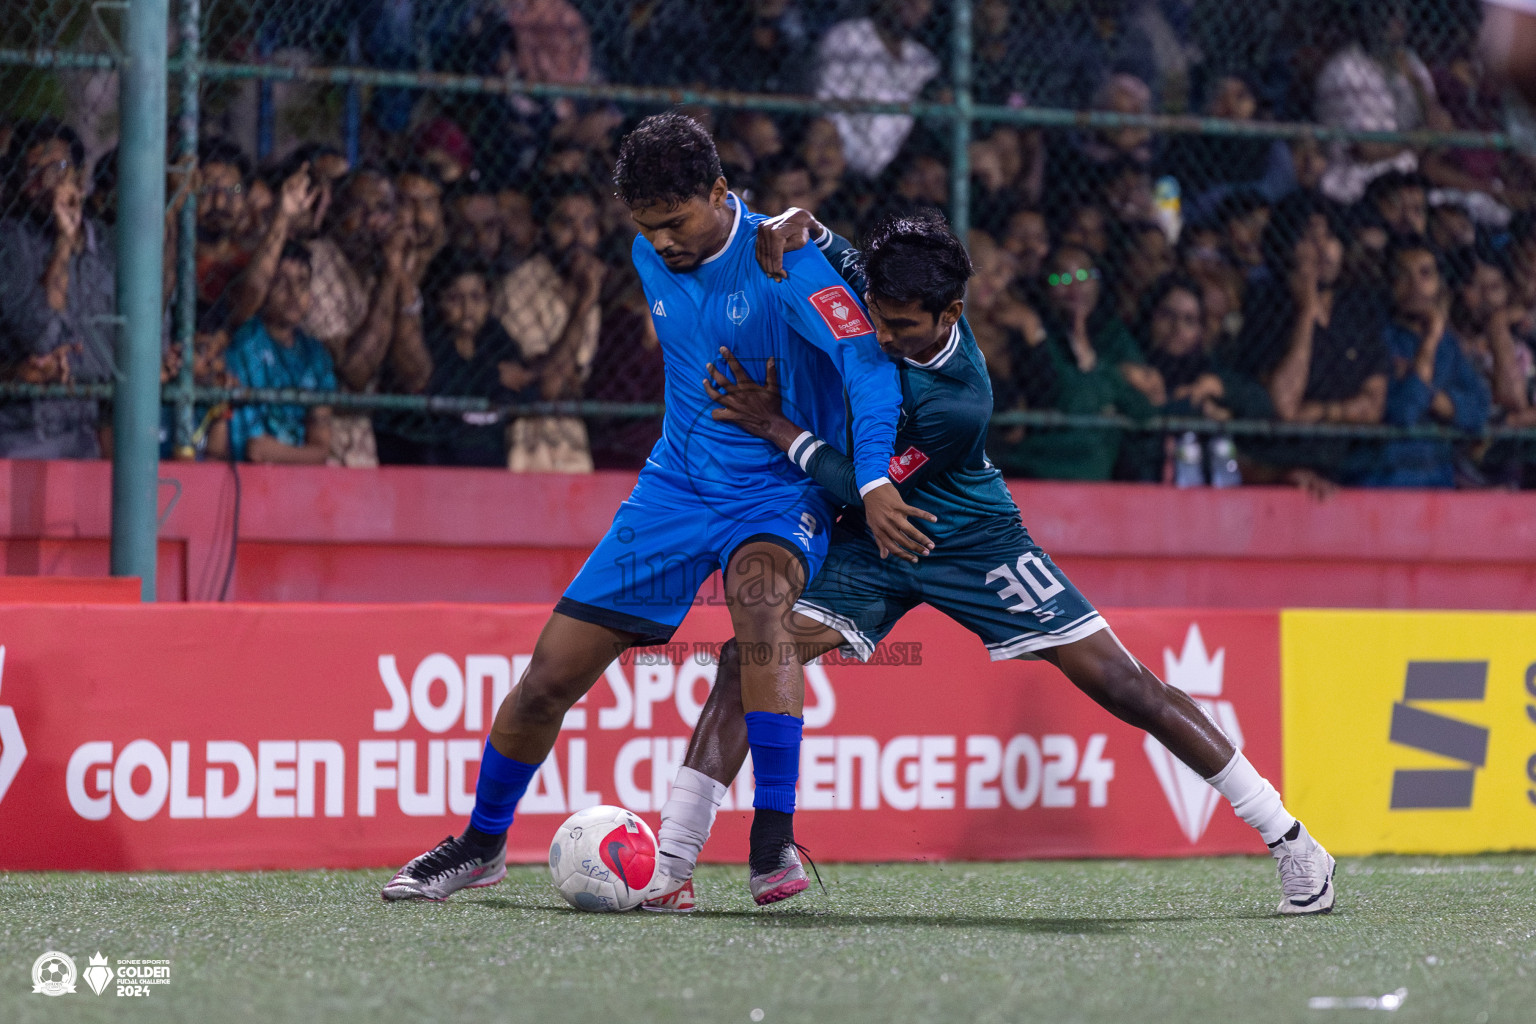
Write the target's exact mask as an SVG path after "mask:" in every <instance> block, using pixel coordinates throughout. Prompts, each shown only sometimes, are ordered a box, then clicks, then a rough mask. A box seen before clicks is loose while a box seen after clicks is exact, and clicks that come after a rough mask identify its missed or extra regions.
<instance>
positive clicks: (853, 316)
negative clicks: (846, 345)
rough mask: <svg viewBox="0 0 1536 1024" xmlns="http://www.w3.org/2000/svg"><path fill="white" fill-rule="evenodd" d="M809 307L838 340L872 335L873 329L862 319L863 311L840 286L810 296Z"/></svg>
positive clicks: (845, 289)
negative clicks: (814, 310)
mask: <svg viewBox="0 0 1536 1024" xmlns="http://www.w3.org/2000/svg"><path fill="white" fill-rule="evenodd" d="M811 305H812V306H813V307H815V309H816V312H817V313H820V314H821V319H822V320H823V321H825V322H826V325H827V326H828V327H830V328H831V329H832V333H833V334H835V335H836V336H837V337H839V338H856V337H858V336H859V335H861V334H872V333H874V328H872V327H870V326H869V321H868V320H866V319H865V318H864V310H862V309H861V308H859V304H858V302H857V301H856V300H855V299H854V297H853V295H852V293H850V292H849V291H848V289H847V288H844V287H842V286H841V285H833V286H832V287H831V288H823V289H822V290H821V291H819V292H817V293H816V294H815V295H812V296H811Z"/></svg>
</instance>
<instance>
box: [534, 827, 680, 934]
mask: <svg viewBox="0 0 1536 1024" xmlns="http://www.w3.org/2000/svg"><path fill="white" fill-rule="evenodd" d="M655 874H656V836H655V835H654V834H653V833H652V832H651V828H650V826H649V825H647V824H646V823H645V822H643V821H641V820H640V818H639V817H638V816H637V815H635V814H634V813H633V812H632V811H627V810H625V809H624V808H622V807H613V806H611V805H608V804H602V805H600V806H597V807H588V808H587V809H586V810H584V811H577V812H576V813H575V814H573V815H571V816H570V817H569V818H566V819H565V824H563V825H561V826H560V827H559V828H558V829H556V830H555V838H554V841H553V842H551V843H550V844H549V876H550V878H551V879H553V880H554V883H555V888H556V889H559V890H560V895H562V896H564V897H565V899H566V902H568V903H569V904H570V905H571V906H573V907H575V908H576V909H577V910H592V911H597V912H599V913H602V912H607V911H615V910H634V909H635V908H636V907H638V906H639V905H640V904H641V903H644V902H645V892H646V889H647V888H648V887H649V886H650V884H651V880H652V879H653V878H654V877H655Z"/></svg>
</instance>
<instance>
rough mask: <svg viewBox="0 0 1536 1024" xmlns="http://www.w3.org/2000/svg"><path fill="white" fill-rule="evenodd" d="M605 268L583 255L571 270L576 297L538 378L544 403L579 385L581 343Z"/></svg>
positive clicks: (600, 291) (573, 389)
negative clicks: (568, 316)
mask: <svg viewBox="0 0 1536 1024" xmlns="http://www.w3.org/2000/svg"><path fill="white" fill-rule="evenodd" d="M607 274H608V268H607V267H604V266H603V263H602V260H600V259H598V258H597V256H596V255H595V254H593V253H589V252H583V253H581V255H579V256H578V257H577V258H576V260H575V262H574V264H573V265H572V267H571V279H572V284H573V285H574V286H575V290H576V297H575V299H574V300H573V301H572V302H571V315H570V318H569V319H568V320H567V321H566V323H565V329H564V330H563V331H561V332H560V337H559V338H557V339H555V343H554V344H553V345H551V346H550V349H549V351H548V352H547V353H545V355H544V359H543V361H542V367H541V373H540V378H539V395H540V397H542V398H543V399H544V400H545V401H546V402H552V401H554V400H556V399H558V398H563V397H568V396H570V395H572V394H574V393H575V392H576V390H577V389H578V388H579V386H580V384H581V343H582V341H583V339H584V338H585V335H586V325H587V319H588V315H589V314H590V313H591V312H592V309H593V308H594V307H595V306H596V305H597V299H598V296H599V295H600V294H601V293H602V288H603V279H604V278H605V277H606V276H607Z"/></svg>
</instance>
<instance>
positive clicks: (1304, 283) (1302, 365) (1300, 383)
mask: <svg viewBox="0 0 1536 1024" xmlns="http://www.w3.org/2000/svg"><path fill="white" fill-rule="evenodd" d="M1291 295H1292V298H1293V299H1294V300H1295V306H1296V322H1295V323H1294V324H1292V325H1291V344H1290V347H1289V348H1288V349H1286V353H1285V356H1284V357H1283V358H1282V359H1281V360H1280V365H1279V366H1277V367H1275V371H1274V373H1272V374H1270V378H1269V382H1268V388H1269V397H1270V400H1271V401H1273V402H1274V403H1275V414H1276V415H1277V416H1279V417H1280V419H1282V420H1287V421H1294V420H1298V419H1301V418H1302V396H1303V395H1304V394H1306V391H1307V378H1308V376H1310V374H1311V370H1312V336H1313V333H1314V332H1315V331H1316V329H1317V314H1318V310H1319V304H1320V301H1321V299H1320V297H1319V295H1318V290H1317V256H1316V253H1315V252H1314V251H1313V249H1312V246H1311V244H1310V243H1308V242H1305V241H1303V242H1299V243H1297V246H1296V268H1295V269H1294V270H1292V271H1291ZM1308 411H1309V412H1310V410H1308Z"/></svg>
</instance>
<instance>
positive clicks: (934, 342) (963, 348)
mask: <svg viewBox="0 0 1536 1024" xmlns="http://www.w3.org/2000/svg"><path fill="white" fill-rule="evenodd" d="M812 230H814V231H816V232H820V233H822V235H823V238H822V241H821V243H820V244H824V245H828V246H829V251H831V252H832V254H833V256H834V262H837V263H840V264H841V265H842V266H843V267H844V268H845V271H844V272H845V274H846V276H848V278H849V283H850V285H852V286H853V287H854V288H855V289H856V290H858V291H860V292H861V293H863V294H864V296H865V303H866V305H867V306H868V308H869V312H870V316H871V319H872V320H873V321H874V325H875V330H876V333H877V335H878V336H879V339H880V347H881V349H882V350H884V351H885V352H886V353H887V354H888V355H889V356H890V357H891V358H893V359H896V360H899V362H900V373H901V385H902V413H903V415H902V419H901V425H900V429H899V431H898V433H897V435H896V446H895V451H896V455H895V457H894V458H893V459H892V461H891V466H890V469H889V475H890V477H891V478H892V479H893V480H894V481H895V482H896V485H897V487H898V488H899V489H900V491H901V493H902V495H903V497H905V499H906V501H907V502H908V503H909V504H910V506H912V507H913V508H914V509H915V511H914V512H913V516H914V517H915V518H916V519H918V520H921V521H922V522H921V527H922V530H923V531H924V533H925V534H926V536H925V537H923V539H922V540H921V541H917V542H911V543H907V544H906V545H904V549H903V550H901V551H898V552H897V554H898V555H899V557H897V558H891V559H885V558H882V557H881V554H880V551H879V550H878V547H877V545H876V544H875V543H874V542H873V540H872V538H871V536H870V534H869V533H868V532H867V531H866V530H865V529H864V524H863V522H862V518H861V516H860V510H859V505H860V500H859V495H858V493H857V491H856V489H855V487H854V477H853V473H852V467H851V465H850V463H849V461H848V459H847V458H846V457H845V456H844V455H843V454H842V453H841V452H839V451H837V450H836V449H835V448H834V447H833V446H831V445H830V444H828V443H827V441H826V440H824V439H823V435H820V434H819V433H818V432H817V431H815V430H813V429H811V428H810V427H809V426H807V425H806V424H804V423H801V422H798V421H797V420H796V418H794V416H793V413H792V412H791V411H790V410H789V409H787V408H783V407H782V406H781V403H780V400H779V394H778V391H779V388H778V386H777V382H776V376H777V374H776V373H775V368H774V366H772V365H770V366H769V367H767V368H766V384H765V385H758V384H756V383H754V379H753V375H752V374H751V372H750V371H749V370H748V369H747V368H745V367H743V366H742V365H741V364H740V363H738V362H737V361H736V360H734V359H733V358H731V357H730V356H729V355H726V356H725V357H724V358H725V362H726V364H727V367H728V369H729V370H730V377H729V378H728V377H727V376H726V375H725V374H722V373H720V372H719V371H718V370H715V371H712V374H711V376H712V381H711V383H710V384H709V385H708V390H709V393H710V394H711V396H713V397H714V398H715V399H716V400H717V401H718V402H719V403H720V406H721V408H720V410H719V417H720V418H721V419H722V420H726V421H729V422H731V423H735V424H736V425H738V426H740V427H741V428H742V429H744V430H745V431H747V432H748V433H751V434H753V435H754V436H757V437H762V438H766V439H768V440H771V441H772V442H774V444H775V445H776V446H777V447H778V448H779V449H780V450H781V451H783V452H784V453H785V455H786V456H787V457H788V458H787V460H786V461H788V462H791V463H793V464H794V465H795V466H796V467H798V468H799V469H801V470H802V471H803V472H805V473H806V475H807V476H809V477H811V478H813V479H815V480H817V481H819V482H820V483H821V484H822V485H823V486H824V487H826V488H827V489H828V490H829V491H831V492H832V493H833V494H834V495H836V496H837V497H838V498H839V500H840V501H842V502H843V503H844V505H845V506H846V507H847V508H848V510H849V511H848V513H847V514H845V515H844V517H843V519H842V520H841V521H840V522H839V523H838V524H837V526H836V528H835V529H834V532H833V536H832V545H831V550H830V551H829V553H828V555H827V561H826V564H825V565H824V566H823V567H822V571H821V573H820V574H819V575H818V576H817V577H816V578H815V580H813V581H812V583H811V585H810V587H809V588H807V590H806V591H805V593H804V594H803V595H802V596H801V598H800V601H799V603H798V604H797V605H796V607H795V612H796V631H797V633H798V634H799V636H800V642H801V644H802V650H801V655H802V658H804V659H806V660H809V659H810V658H814V657H818V656H820V655H822V654H825V653H827V652H829V651H832V650H835V649H839V648H841V649H842V650H844V651H846V652H848V653H851V654H854V655H856V656H858V657H859V658H861V659H868V657H869V656H870V654H871V653H872V652H873V649H874V645H875V644H876V643H878V642H879V641H880V640H881V638H883V637H884V636H885V635H886V634H887V633H889V632H890V630H891V628H892V627H893V626H895V624H896V622H897V620H898V619H900V618H901V616H902V615H904V614H905V613H906V612H907V611H909V610H910V609H912V608H913V607H915V606H916V605H918V604H922V603H926V604H930V605H932V606H934V607H935V608H938V609H939V610H940V611H942V612H944V613H945V614H947V615H949V616H950V617H951V618H953V619H955V620H956V621H958V622H960V623H961V624H962V625H964V626H966V627H967V628H968V629H970V630H971V631H972V632H973V633H975V634H976V635H977V636H978V637H979V638H980V639H981V640H982V642H983V643H984V644H985V645H986V648H987V651H988V653H989V654H990V655H991V657H992V659H993V660H1002V659H1006V658H1030V657H1035V658H1041V659H1044V660H1046V661H1049V662H1050V663H1051V664H1053V665H1055V666H1056V667H1057V668H1059V669H1060V670H1061V671H1062V672H1063V673H1064V674H1065V675H1066V676H1067V678H1068V679H1069V680H1071V681H1072V682H1073V683H1074V684H1075V685H1076V686H1077V687H1078V688H1080V689H1081V690H1083V692H1085V693H1086V694H1088V696H1090V697H1092V698H1093V699H1094V700H1095V701H1097V702H1098V703H1099V704H1100V705H1101V706H1103V707H1104V708H1106V709H1107V710H1109V711H1110V712H1112V713H1113V714H1114V715H1115V716H1116V717H1118V718H1120V719H1121V720H1123V721H1125V722H1128V723H1129V724H1131V725H1134V726H1136V727H1138V728H1141V729H1145V730H1146V731H1147V732H1149V733H1151V734H1152V735H1153V736H1155V737H1157V739H1158V740H1159V741H1161V742H1162V743H1163V745H1164V746H1166V747H1167V748H1168V749H1169V750H1170V751H1172V752H1173V753H1174V754H1175V755H1176V756H1178V757H1179V758H1180V759H1181V760H1182V761H1183V762H1184V763H1185V764H1186V765H1188V766H1189V767H1190V768H1191V769H1193V770H1194V771H1196V772H1198V773H1199V774H1200V775H1201V777H1202V778H1205V779H1206V780H1207V781H1209V782H1210V784H1211V785H1212V786H1214V787H1215V788H1216V789H1217V790H1218V791H1219V792H1220V793H1221V794H1222V795H1223V796H1224V797H1226V798H1227V799H1228V800H1229V801H1230V802H1231V803H1232V806H1233V809H1234V810H1235V811H1236V812H1237V814H1238V815H1239V816H1240V817H1241V818H1242V819H1243V820H1244V821H1246V822H1247V823H1248V824H1250V825H1252V826H1253V827H1254V828H1255V829H1256V830H1257V831H1258V832H1259V835H1260V837H1261V838H1262V839H1263V840H1264V841H1265V842H1266V843H1267V844H1268V845H1269V848H1270V850H1271V851H1272V853H1273V854H1274V856H1275V858H1276V859H1277V860H1278V861H1279V872H1280V881H1281V889H1282V892H1283V896H1284V898H1283V900H1282V902H1281V903H1280V906H1279V910H1280V912H1281V913H1283V914H1310V913H1317V912H1320V911H1326V910H1328V909H1330V908H1331V907H1332V906H1333V887H1332V875H1333V859H1332V858H1331V857H1329V856H1328V854H1327V852H1326V851H1325V850H1323V848H1322V846H1320V845H1319V844H1318V843H1317V841H1316V840H1314V839H1313V838H1312V837H1311V836H1310V835H1309V834H1308V833H1307V831H1306V829H1305V828H1303V827H1302V825H1301V823H1300V822H1298V821H1297V820H1296V819H1295V818H1294V817H1293V816H1292V815H1291V814H1290V813H1289V812H1287V811H1286V809H1285V806H1284V805H1283V804H1282V803H1281V800H1280V796H1279V794H1278V793H1277V792H1276V791H1275V789H1274V787H1273V786H1272V785H1270V784H1269V783H1268V782H1267V781H1265V780H1264V778H1263V777H1262V776H1260V775H1259V774H1258V772H1257V771H1256V770H1255V769H1254V767H1253V765H1252V764H1250V763H1249V762H1248V759H1247V758H1245V757H1244V756H1243V754H1242V752H1241V751H1239V750H1238V749H1237V748H1236V746H1234V744H1233V743H1232V741H1231V740H1230V739H1228V738H1227V736H1226V735H1225V734H1223V733H1222V731H1221V730H1220V729H1219V728H1218V727H1217V726H1216V724H1215V723H1214V722H1213V721H1211V719H1210V718H1209V717H1207V716H1206V715H1205V713H1204V712H1203V711H1202V710H1201V708H1200V706H1199V705H1198V704H1196V703H1195V702H1194V701H1193V700H1192V699H1191V698H1190V697H1189V695H1188V694H1186V693H1184V692H1183V691H1182V690H1179V689H1177V688H1175V687H1171V686H1167V685H1165V684H1164V683H1163V682H1162V681H1161V680H1159V679H1158V678H1157V677H1156V676H1155V675H1153V673H1152V672H1151V670H1150V669H1148V668H1147V667H1146V666H1145V665H1143V664H1141V662H1139V661H1137V660H1136V658H1134V657H1133V656H1132V655H1131V654H1130V653H1129V652H1128V651H1127V650H1126V649H1125V648H1124V647H1123V646H1122V645H1121V644H1120V642H1119V640H1117V639H1116V638H1115V635H1114V633H1113V632H1111V631H1110V629H1109V627H1108V624H1107V623H1106V622H1105V621H1104V619H1103V617H1102V616H1100V615H1099V613H1098V612H1097V611H1095V610H1094V608H1093V606H1092V605H1090V604H1089V603H1088V602H1087V600H1086V599H1085V598H1084V597H1083V595H1082V594H1081V593H1079V592H1078V590H1077V588H1076V587H1074V586H1073V585H1072V583H1071V581H1070V580H1068V579H1067V577H1066V576H1065V575H1064V574H1063V573H1062V571H1061V570H1060V569H1059V568H1057V566H1056V565H1055V563H1054V562H1052V561H1051V558H1050V556H1049V555H1047V554H1046V553H1045V552H1044V551H1042V550H1041V549H1040V547H1039V546H1038V545H1037V544H1035V542H1034V541H1033V540H1032V539H1031V538H1030V536H1029V533H1028V531H1026V530H1025V529H1024V525H1023V522H1022V520H1021V518H1020V515H1019V510H1018V507H1017V506H1016V505H1015V504H1014V502H1013V498H1012V497H1011V495H1010V494H1009V492H1008V488H1007V486H1006V485H1005V484H1004V482H1003V478H1002V474H1001V473H999V472H998V471H997V469H996V468H994V467H993V466H992V464H991V463H990V462H989V461H988V459H987V456H986V452H985V450H984V443H985V440H986V435H987V421H988V419H989V418H990V417H991V414H992V390H991V385H990V383H989V381H988V377H987V369H986V364H985V362H984V360H983V358H982V355H981V352H980V350H979V349H978V348H977V346H976V341H975V339H974V338H973V337H972V335H971V331H970V328H969V326H968V325H967V324H966V322H965V319H964V317H963V316H962V313H963V310H964V303H963V302H962V299H961V296H962V295H963V294H964V290H965V282H966V280H967V278H968V277H969V276H970V273H971V265H970V260H969V257H968V256H967V254H966V252H965V248H964V246H962V245H961V243H960V241H959V239H957V238H956V237H955V236H954V235H953V234H952V233H950V231H949V230H948V227H947V225H945V224H944V223H943V220H942V218H939V217H938V216H937V215H926V216H923V215H919V216H914V217H907V218H901V219H897V220H894V221H888V222H886V223H884V224H882V225H880V226H878V227H877V228H876V229H875V230H874V232H873V233H872V235H871V238H870V239H869V242H868V244H867V245H866V249H865V251H864V252H863V253H854V252H844V253H841V254H839V253H838V252H837V250H838V249H841V250H847V243H846V242H843V241H842V240H841V239H837V238H835V236H831V235H830V233H827V232H824V230H823V229H821V227H820V225H819V224H816V223H815V222H814V220H813V219H812V218H810V217H809V215H806V214H804V213H800V212H797V214H790V215H786V217H785V218H778V219H776V220H775V222H773V223H771V224H769V225H766V226H765V227H764V228H763V233H764V235H765V238H766V239H767V241H768V242H769V243H770V244H766V245H765V246H764V249H765V251H766V252H770V253H771V251H772V250H773V249H774V248H776V246H775V245H774V244H772V243H773V242H774V240H775V239H778V240H779V241H780V242H782V239H783V237H784V235H785V234H788V235H795V234H800V235H802V237H803V236H804V235H808V234H810V232H811V231H812ZM769 266H770V267H771V266H772V264H771V255H770V257H769ZM914 528H915V527H914ZM743 660H744V659H742V657H741V655H740V649H739V647H738V645H737V644H735V643H728V644H727V645H726V647H725V649H724V651H723V652H722V657H721V664H720V668H719V671H718V673H717V678H716V682H715V687H714V690H713V691H712V692H711V694H710V698H709V701H708V702H707V704H706V706H705V709H704V712H703V714H702V715H701V717H700V719H699V722H698V725H697V727H696V728H695V730H694V736H693V741H692V742H691V743H690V744H689V749H688V755H687V759H686V761H685V762H684V766H683V767H682V768H681V769H679V772H678V776H677V779H676V781H675V782H674V785H673V789H672V796H671V798H670V799H669V800H668V802H667V804H666V806H665V807H663V809H662V812H661V818H662V826H661V834H660V842H661V857H660V859H659V864H660V866H661V867H662V868H663V869H664V870H665V871H666V873H667V874H668V875H669V876H670V878H671V880H670V881H669V882H662V883H658V885H657V886H656V888H655V889H654V890H653V892H654V895H653V897H652V898H651V899H650V900H649V901H647V903H646V904H645V906H646V908H647V909H651V910H663V911H674V912H676V911H687V910H690V909H692V907H693V886H692V882H691V875H692V870H693V866H694V863H695V862H696V860H697V858H698V854H699V851H700V849H701V848H702V846H703V843H704V840H705V839H706V838H707V836H708V834H709V831H710V828H711V827H712V825H713V822H714V813H715V809H716V808H717V807H718V806H719V803H720V800H721V798H722V797H723V796H724V794H725V787H726V785H728V784H729V782H730V781H731V779H732V778H734V777H735V774H736V772H737V771H738V770H739V769H740V767H741V765H742V763H743V761H744V759H745V757H746V754H747V744H746V743H745V741H744V736H743V735H742V733H743V730H742V725H741V716H742V711H741V705H740V704H738V703H737V702H736V696H735V693H736V689H737V687H736V679H737V678H738V676H739V674H740V670H739V668H738V666H739V665H740V664H741V663H742V661H743ZM748 660H749V659H748ZM802 888H803V887H802Z"/></svg>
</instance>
